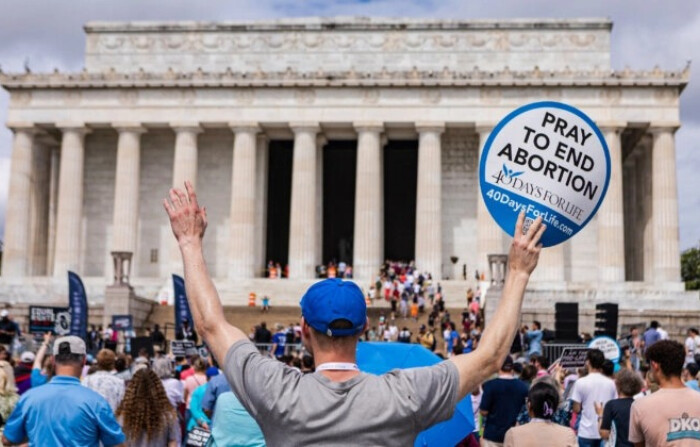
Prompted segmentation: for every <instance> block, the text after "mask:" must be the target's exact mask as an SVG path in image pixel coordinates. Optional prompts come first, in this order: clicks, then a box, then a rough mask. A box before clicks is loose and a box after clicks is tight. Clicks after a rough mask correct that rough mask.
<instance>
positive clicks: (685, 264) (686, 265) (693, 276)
mask: <svg viewBox="0 0 700 447" xmlns="http://www.w3.org/2000/svg"><path fill="white" fill-rule="evenodd" d="M681 278H683V281H685V289H686V290H700V247H693V248H689V249H687V250H685V251H684V252H683V253H682V254H681Z"/></svg>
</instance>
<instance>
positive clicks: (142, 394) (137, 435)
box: [116, 369, 180, 447]
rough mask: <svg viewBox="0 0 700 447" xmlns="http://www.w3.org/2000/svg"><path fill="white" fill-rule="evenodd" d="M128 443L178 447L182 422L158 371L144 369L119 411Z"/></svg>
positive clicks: (134, 446) (131, 446) (136, 446)
mask: <svg viewBox="0 0 700 447" xmlns="http://www.w3.org/2000/svg"><path fill="white" fill-rule="evenodd" d="M116 416H117V419H118V420H119V423H120V424H121V425H122V430H123V431H124V435H126V445H127V446H129V447H146V446H153V447H166V446H167V447H175V446H177V445H179V443H180V424H179V422H178V419H177V415H176V414H175V409H174V408H173V407H172V405H170V402H169V401H168V396H167V395H166V394H165V388H163V384H162V383H161V381H160V379H159V378H158V375H156V373H154V372H153V371H151V370H149V369H141V370H138V371H136V372H135V373H134V376H133V377H132V378H131V381H130V382H129V386H128V387H127V388H126V393H125V395H124V400H122V402H121V404H120V405H119V408H118V409H117V413H116Z"/></svg>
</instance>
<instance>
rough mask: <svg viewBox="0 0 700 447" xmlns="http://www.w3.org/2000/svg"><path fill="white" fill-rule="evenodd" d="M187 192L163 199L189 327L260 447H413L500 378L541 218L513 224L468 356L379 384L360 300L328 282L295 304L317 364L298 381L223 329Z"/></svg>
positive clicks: (202, 219) (201, 217)
mask: <svg viewBox="0 0 700 447" xmlns="http://www.w3.org/2000/svg"><path fill="white" fill-rule="evenodd" d="M185 187H186V190H187V193H186V194H185V193H184V192H182V191H180V190H175V189H171V190H170V197H169V200H168V199H165V200H164V201H163V205H164V207H165V209H166V211H167V213H168V216H169V218H170V224H171V227H172V230H173V233H174V235H175V238H176V239H177V241H178V244H179V246H180V251H181V253H182V257H183V263H184V270H185V286H186V288H187V297H188V300H189V305H190V310H191V312H192V316H193V319H194V324H195V327H196V328H197V331H198V332H199V333H200V334H201V335H202V338H203V339H204V340H205V341H206V343H207V346H209V349H210V350H211V352H213V354H214V356H215V357H216V359H217V360H218V361H219V364H220V365H221V368H222V370H223V371H224V373H225V374H226V377H227V378H228V381H229V383H230V385H231V388H232V390H233V392H234V393H235V394H236V396H237V397H238V400H239V401H240V402H241V404H242V405H243V407H245V409H246V410H247V411H248V412H249V413H250V414H251V416H253V418H254V419H255V420H256V421H257V423H258V424H259V425H260V428H261V429H262V432H263V434H264V436H265V442H266V444H267V445H268V446H287V445H324V446H344V445H384V446H387V445H397V446H405V445H413V443H414V440H415V438H416V436H417V435H418V433H420V432H421V431H423V430H425V429H426V428H428V427H430V426H432V425H433V424H435V423H437V422H440V421H443V420H446V419H448V418H450V417H451V416H452V414H453V412H454V409H455V406H456V405H457V402H459V401H460V400H461V399H462V398H464V397H465V396H466V395H467V393H469V392H471V391H472V390H473V389H474V388H476V387H477V386H479V384H480V383H481V382H483V381H484V380H486V379H487V378H488V377H490V376H491V375H492V374H494V373H496V372H498V370H499V369H500V367H501V364H502V363H503V360H504V359H505V358H506V355H507V354H508V351H509V349H510V345H511V343H512V341H513V337H514V336H515V331H516V328H517V326H518V322H519V320H520V308H521V305H522V300H523V296H524V293H525V287H526V286H527V282H528V280H529V277H530V274H531V273H532V271H533V270H534V269H535V266H536V265H537V260H538V259H539V253H540V249H541V244H539V240H540V238H541V236H542V234H543V233H544V230H545V226H544V225H543V224H542V219H541V218H538V219H537V220H535V222H534V223H533V224H532V225H531V226H530V227H529V229H528V231H527V234H523V223H524V219H525V215H524V214H521V215H520V216H519V218H518V223H517V225H516V229H515V236H514V238H513V244H512V246H511V249H510V256H509V262H508V277H507V278H506V281H505V284H504V287H503V295H502V298H501V302H500V304H499V306H498V309H497V310H496V312H495V314H494V317H493V319H492V320H491V321H490V322H489V325H488V327H487V329H486V330H485V331H484V334H483V336H482V338H481V343H479V347H478V348H477V349H476V350H474V351H473V352H471V353H469V354H462V355H456V356H453V357H452V358H451V359H450V360H448V361H444V362H441V363H438V364H437V365H435V366H430V367H424V368H412V369H405V370H395V371H391V372H389V373H387V374H384V375H382V376H375V375H371V374H365V373H362V372H360V371H359V369H358V367H357V364H356V348H357V343H358V341H359V338H360V336H361V335H362V333H363V332H364V330H365V329H366V327H367V315H366V305H365V300H364V294H363V293H362V291H361V290H360V288H359V287H358V286H357V285H356V284H354V283H352V282H349V281H348V282H346V281H342V280H339V279H328V280H325V281H321V282H318V283H316V284H314V285H313V286H311V287H310V288H309V290H308V291H307V292H306V293H305V294H304V297H303V298H302V300H301V303H300V304H301V313H302V320H301V332H302V342H303V343H304V345H305V346H306V348H307V349H308V350H309V351H310V352H311V353H312V354H313V355H314V361H315V363H316V372H315V373H313V374H302V373H301V372H299V371H296V370H294V369H292V368H288V367H286V366H284V365H283V364H282V363H281V362H277V361H275V360H273V359H270V358H269V357H266V356H263V355H262V354H260V352H259V351H258V350H257V349H256V348H255V345H253V344H252V343H251V342H250V340H249V339H248V336H247V334H246V333H245V332H243V331H241V330H240V329H239V328H236V327H234V326H232V325H231V324H229V323H228V322H227V321H226V318H225V317H224V312H223V308H222V306H221V301H220V300H219V296H218V293H217V291H216V288H215V287H214V284H213V282H212V280H211V277H210V276H209V273H208V271H207V267H206V262H205V260H204V254H203V251H202V237H203V236H204V231H205V229H206V227H207V213H206V210H205V209H204V208H202V207H200V206H199V204H198V203H197V197H196V194H195V192H194V188H193V187H192V185H191V183H190V182H186V183H185ZM292 268H293V266H292Z"/></svg>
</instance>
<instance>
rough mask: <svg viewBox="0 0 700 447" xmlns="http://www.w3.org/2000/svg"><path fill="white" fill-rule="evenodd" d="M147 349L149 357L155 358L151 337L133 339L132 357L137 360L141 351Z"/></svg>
mask: <svg viewBox="0 0 700 447" xmlns="http://www.w3.org/2000/svg"><path fill="white" fill-rule="evenodd" d="M141 349H145V350H146V351H147V352H148V357H150V358H153V357H154V354H153V339H151V337H134V338H132V339H131V357H133V358H136V356H138V355H139V351H140V350H141Z"/></svg>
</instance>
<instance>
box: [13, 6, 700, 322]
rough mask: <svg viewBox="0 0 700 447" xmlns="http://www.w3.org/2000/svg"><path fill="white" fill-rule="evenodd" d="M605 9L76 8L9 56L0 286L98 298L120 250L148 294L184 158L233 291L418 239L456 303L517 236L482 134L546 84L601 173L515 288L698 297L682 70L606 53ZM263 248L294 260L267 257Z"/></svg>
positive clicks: (690, 306) (416, 251)
mask: <svg viewBox="0 0 700 447" xmlns="http://www.w3.org/2000/svg"><path fill="white" fill-rule="evenodd" d="M611 32H612V22H610V21H609V20H606V19H574V20H507V21H491V20H481V21H451V20H422V19H421V20H413V19H411V20H388V19H369V18H338V19H319V18H310V19H286V20H279V21H262V22H220V23H204V22H177V23H150V22H138V23H136V22H134V23H104V22H92V23H88V24H87V25H86V26H85V34H86V44H85V65H84V69H83V70H82V71H79V72H72V73H65V72H59V71H55V72H50V73H30V72H27V73H0V84H2V86H3V87H4V88H5V89H6V90H7V91H8V92H9V93H10V105H9V111H8V117H9V118H8V122H7V126H8V127H9V128H10V129H11V130H12V131H13V133H14V140H13V146H12V161H11V174H10V177H11V178H10V189H9V198H8V203H7V217H6V233H5V252H4V259H3V264H2V275H1V276H0V302H7V303H21V302H37V303H38V302H47V303H48V302H53V301H59V300H64V297H65V293H66V284H65V283H66V272H67V271H68V270H72V271H75V272H77V273H79V274H80V275H81V276H82V277H83V278H84V279H85V283H86V286H87V288H88V294H89V298H90V300H91V301H94V302H98V303H99V302H102V300H104V296H105V288H106V287H107V286H109V285H110V284H112V282H113V277H114V265H115V263H114V262H113V256H112V253H113V252H118V253H128V254H129V256H131V263H130V268H129V269H128V272H129V278H128V281H129V282H130V284H131V285H132V286H133V287H134V289H135V291H136V293H137V294H138V295H140V296H143V297H147V298H152V297H154V296H155V294H156V293H157V291H158V290H159V289H160V288H161V287H162V286H163V284H165V283H167V281H168V278H169V276H170V274H171V273H177V272H181V270H182V266H181V262H180V259H179V253H178V251H177V247H176V245H175V242H174V240H173V237H172V234H171V233H170V229H169V225H168V222H167V216H166V215H165V213H164V211H163V209H162V199H163V197H165V195H166V194H167V192H168V189H169V188H170V187H172V186H177V187H182V185H183V182H184V181H185V180H186V179H189V180H192V181H193V182H194V183H195V185H196V188H197V191H198V197H199V201H200V203H203V204H205V205H206V207H207V210H208V214H209V228H208V230H207V231H208V234H207V236H206V237H205V251H206V256H207V259H208V261H209V262H210V265H209V268H210V271H211V272H212V274H213V276H215V278H216V282H217V286H219V288H220V290H221V292H222V299H223V301H224V303H226V304H240V305H243V304H245V301H246V300H247V296H248V293H249V292H251V291H255V292H257V293H258V294H259V295H260V294H269V295H270V296H272V299H273V303H274V302H276V303H278V304H280V303H289V304H296V303H297V302H298V299H299V298H300V296H301V293H302V291H303V290H304V288H305V287H306V286H308V284H309V283H310V282H311V281H313V279H314V277H315V269H316V266H317V265H319V264H322V263H329V262H331V261H335V262H340V261H343V262H346V263H347V264H349V265H352V266H353V269H354V278H355V280H356V281H358V283H359V284H360V285H361V286H362V287H363V288H365V289H366V288H367V286H368V285H369V283H370V282H371V281H372V280H373V279H374V277H375V275H376V272H377V271H378V268H379V266H380V265H381V263H382V262H383V260H384V259H387V258H389V259H402V260H405V261H410V260H415V264H416V266H417V268H418V269H420V270H421V271H425V272H430V273H431V274H432V275H433V277H434V278H436V279H438V280H440V281H441V283H442V286H443V288H444V289H445V291H446V295H447V299H448V303H449V302H453V303H454V306H455V307H460V306H462V305H463V304H462V303H463V302H464V291H465V290H466V288H467V287H476V285H477V281H476V279H475V276H474V274H475V271H479V272H482V273H485V275H486V278H485V279H486V281H484V284H483V285H486V283H488V282H489V279H490V278H489V272H490V271H491V270H490V268H491V267H492V266H490V265H489V263H488V255H489V254H502V253H506V252H507V248H508V245H509V243H510V241H509V238H508V237H507V236H506V235H505V234H504V233H503V232H502V230H500V229H499V228H498V226H497V225H496V224H495V223H494V221H493V220H492V218H491V216H490V215H489V214H488V212H487V210H486V207H485V205H484V202H483V200H482V199H481V197H480V192H479V187H478V181H477V179H478V176H477V165H478V159H479V153H480V148H481V147H482V145H483V144H484V142H485V140H486V138H487V137H488V135H489V132H490V131H491V130H492V129H493V127H494V126H495V124H496V123H497V122H498V121H499V120H500V119H501V118H503V117H504V116H505V115H506V114H508V113H509V112H510V111H512V110H513V109H515V108H517V107H519V106H521V105H523V104H526V103H528V102H533V101H539V100H553V101H560V102H564V103H568V104H571V105H574V106H576V107H578V108H580V109H581V110H583V111H584V112H585V113H586V114H588V115H589V116H590V117H591V118H592V119H593V120H594V121H596V123H597V124H598V126H599V127H600V129H601V131H602V132H603V135H604V137H605V139H606V141H607V144H608V147H609V149H610V155H611V160H612V171H611V172H612V177H611V181H610V186H609V190H608V193H607V196H606V198H605V201H604V203H603V205H602V207H601V208H600V210H599V212H598V214H597V216H596V217H595V218H594V219H593V221H592V222H591V224H590V225H588V226H587V227H586V228H585V229H584V230H583V231H582V232H581V233H579V234H578V235H577V236H575V237H574V238H573V239H571V240H570V241H569V242H567V243H565V244H562V245H559V246H556V247H553V248H548V249H546V250H544V252H543V256H542V258H541V260H540V266H539V267H538V269H537V271H536V277H534V278H533V282H532V284H531V287H530V290H529V292H528V293H529V295H528V297H529V298H528V299H527V300H526V304H525V308H526V312H531V313H532V314H533V315H536V314H537V313H538V312H540V311H541V312H544V313H547V312H551V307H552V306H553V304H552V303H553V302H554V301H567V300H576V301H578V302H579V303H580V305H581V306H582V307H584V308H585V307H586V306H589V307H590V306H593V304H595V303H596V302H599V301H610V300H613V301H614V302H619V303H620V308H621V314H624V312H639V315H640V317H639V319H641V320H642V321H643V320H646V319H648V312H647V313H646V314H642V313H641V312H643V311H652V312H655V311H658V312H665V313H666V314H668V313H669V312H678V313H679V314H681V313H683V312H686V311H688V310H697V309H698V308H699V306H698V299H697V296H696V295H694V294H692V295H691V294H688V293H686V292H684V289H683V284H682V283H681V281H680V259H679V234H678V196H677V184H676V161H675V160H676V158H675V152H676V149H675V142H674V132H675V131H676V130H677V129H678V128H679V126H680V125H681V122H680V115H679V97H680V95H681V93H682V91H683V88H684V87H685V85H686V84H687V82H688V79H689V75H690V74H689V70H688V69H687V68H686V69H683V68H682V67H680V68H681V69H680V70H677V71H667V70H665V69H662V68H658V67H657V68H654V69H649V70H645V71H642V70H634V69H624V70H622V71H613V70H612V69H611V56H610V35H611ZM676 68H678V67H676ZM268 261H273V262H275V263H280V264H281V265H283V266H285V265H288V272H289V278H288V279H287V278H285V279H268V278H265V272H266V264H267V263H268ZM465 270H466V271H467V275H466V279H465V278H464V277H463V272H464V271H465ZM527 309H529V310H527ZM634 315H636V314H634ZM634 315H633V316H634ZM630 318H632V317H630Z"/></svg>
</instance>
